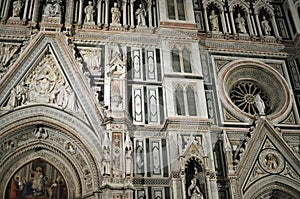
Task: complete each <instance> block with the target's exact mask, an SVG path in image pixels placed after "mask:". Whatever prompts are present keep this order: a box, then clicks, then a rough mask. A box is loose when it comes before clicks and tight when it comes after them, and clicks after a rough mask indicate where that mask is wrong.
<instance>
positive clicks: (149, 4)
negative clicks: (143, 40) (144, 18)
mask: <svg viewBox="0 0 300 199" xmlns="http://www.w3.org/2000/svg"><path fill="white" fill-rule="evenodd" d="M147 9H148V21H149V28H150V27H152V26H153V25H152V2H151V1H150V2H148V7H147Z"/></svg>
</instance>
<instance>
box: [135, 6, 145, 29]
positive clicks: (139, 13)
mask: <svg viewBox="0 0 300 199" xmlns="http://www.w3.org/2000/svg"><path fill="white" fill-rule="evenodd" d="M145 16H146V10H145V8H144V7H143V5H142V4H140V5H139V8H138V9H137V10H136V11H135V17H136V19H137V25H139V26H145V25H146V19H145Z"/></svg>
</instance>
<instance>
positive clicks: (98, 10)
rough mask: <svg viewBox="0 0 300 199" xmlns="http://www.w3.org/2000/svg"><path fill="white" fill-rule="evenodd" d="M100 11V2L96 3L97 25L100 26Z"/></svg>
mask: <svg viewBox="0 0 300 199" xmlns="http://www.w3.org/2000/svg"><path fill="white" fill-rule="evenodd" d="M101 10H102V0H100V1H98V5H97V25H98V26H101Z"/></svg>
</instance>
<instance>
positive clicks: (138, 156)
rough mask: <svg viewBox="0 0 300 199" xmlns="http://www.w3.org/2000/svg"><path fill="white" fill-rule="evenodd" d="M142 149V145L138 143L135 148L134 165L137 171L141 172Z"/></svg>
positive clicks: (142, 168) (142, 164)
mask: <svg viewBox="0 0 300 199" xmlns="http://www.w3.org/2000/svg"><path fill="white" fill-rule="evenodd" d="M143 151H144V149H143V147H142V146H141V145H140V144H138V146H137V148H136V166H137V170H138V173H142V172H143V171H144V158H143Z"/></svg>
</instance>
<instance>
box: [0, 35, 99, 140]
mask: <svg viewBox="0 0 300 199" xmlns="http://www.w3.org/2000/svg"><path fill="white" fill-rule="evenodd" d="M86 80H87V79H86V77H85V76H84V74H83V73H82V69H81V68H80V67H79V65H78V64H77V63H76V62H75V59H74V57H73V55H72V49H70V48H69V46H68V45H67V43H66V41H65V37H64V36H63V35H62V34H60V33H45V32H41V33H38V34H37V35H36V36H35V38H34V41H33V42H32V43H30V45H28V46H27V48H26V49H25V50H24V51H23V54H22V56H20V58H19V59H17V60H16V62H15V63H14V65H12V67H11V68H10V69H9V71H8V72H7V73H6V74H5V77H4V78H2V80H1V86H0V105H1V110H0V111H1V112H0V113H5V112H8V111H11V110H13V109H15V108H18V107H21V106H22V107H24V106H30V105H35V104H44V105H47V106H51V107H53V108H58V109H61V110H64V111H67V112H69V113H70V114H72V115H73V116H75V117H80V118H81V120H83V121H84V122H85V123H87V124H88V125H89V126H90V128H91V129H93V131H94V132H98V133H99V132H101V131H102V129H101V123H100V121H99V118H102V115H101V113H100V108H99V107H98V106H97V103H96V99H95V98H94V96H93V94H92V92H91V89H90V88H89V82H88V81H86ZM91 102H92V103H91ZM98 133H96V134H98Z"/></svg>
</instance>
